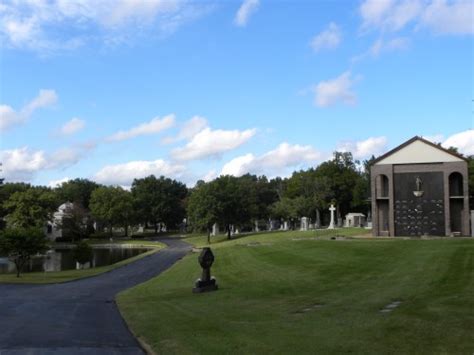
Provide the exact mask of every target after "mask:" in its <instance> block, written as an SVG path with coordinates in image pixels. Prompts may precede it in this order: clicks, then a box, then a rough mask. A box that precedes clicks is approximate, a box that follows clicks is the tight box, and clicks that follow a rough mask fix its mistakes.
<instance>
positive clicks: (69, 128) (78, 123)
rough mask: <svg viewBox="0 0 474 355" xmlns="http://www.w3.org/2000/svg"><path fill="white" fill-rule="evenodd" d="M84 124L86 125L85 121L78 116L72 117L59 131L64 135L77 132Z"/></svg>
mask: <svg viewBox="0 0 474 355" xmlns="http://www.w3.org/2000/svg"><path fill="white" fill-rule="evenodd" d="M85 126H86V121H84V120H81V119H80V118H77V117H74V118H73V119H71V120H70V121H68V122H66V123H65V124H64V125H63V126H62V127H61V129H60V130H59V133H60V134H61V135H64V136H68V135H71V134H74V133H76V132H79V131H80V130H81V129H83V128H84V127H85Z"/></svg>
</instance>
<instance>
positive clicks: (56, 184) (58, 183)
mask: <svg viewBox="0 0 474 355" xmlns="http://www.w3.org/2000/svg"><path fill="white" fill-rule="evenodd" d="M69 180H71V178H68V177H65V178H62V179H58V180H51V181H50V182H48V184H47V186H48V187H51V188H53V189H54V188H56V187H60V186H61V185H62V184H63V183H65V182H68V181H69Z"/></svg>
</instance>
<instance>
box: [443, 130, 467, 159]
mask: <svg viewBox="0 0 474 355" xmlns="http://www.w3.org/2000/svg"><path fill="white" fill-rule="evenodd" d="M443 147H445V148H449V147H456V148H458V149H459V152H460V153H462V154H465V155H474V129H469V130H467V131H464V132H459V133H456V134H453V135H452V136H450V137H448V138H447V139H446V140H445V141H444V142H443Z"/></svg>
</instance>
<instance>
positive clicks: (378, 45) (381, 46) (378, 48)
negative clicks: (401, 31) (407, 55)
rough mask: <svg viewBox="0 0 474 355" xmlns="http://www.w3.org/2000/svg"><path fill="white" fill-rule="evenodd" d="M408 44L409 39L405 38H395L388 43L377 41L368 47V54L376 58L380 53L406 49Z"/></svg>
mask: <svg viewBox="0 0 474 355" xmlns="http://www.w3.org/2000/svg"><path fill="white" fill-rule="evenodd" d="M409 43H410V41H409V39H408V38H405V37H396V38H393V39H391V40H389V41H384V40H382V39H378V40H377V41H375V42H374V44H373V45H372V46H371V47H370V49H369V53H370V54H371V55H373V56H374V57H377V56H378V55H380V54H381V53H382V52H393V51H397V50H404V49H407V48H408V46H409Z"/></svg>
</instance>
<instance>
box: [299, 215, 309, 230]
mask: <svg viewBox="0 0 474 355" xmlns="http://www.w3.org/2000/svg"><path fill="white" fill-rule="evenodd" d="M308 219H309V218H308V217H301V226H300V230H301V231H307V230H308V224H309V223H308V222H309V221H308Z"/></svg>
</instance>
